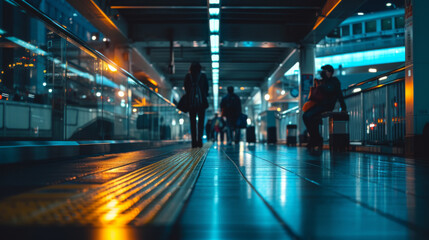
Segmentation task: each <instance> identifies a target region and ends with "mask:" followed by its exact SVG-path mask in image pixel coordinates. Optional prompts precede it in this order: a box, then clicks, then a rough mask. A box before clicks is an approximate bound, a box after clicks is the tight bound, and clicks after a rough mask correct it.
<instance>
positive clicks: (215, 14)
mask: <svg viewBox="0 0 429 240" xmlns="http://www.w3.org/2000/svg"><path fill="white" fill-rule="evenodd" d="M219 13H220V8H209V14H210V17H219Z"/></svg>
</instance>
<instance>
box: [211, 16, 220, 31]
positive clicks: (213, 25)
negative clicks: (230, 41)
mask: <svg viewBox="0 0 429 240" xmlns="http://www.w3.org/2000/svg"><path fill="white" fill-rule="evenodd" d="M209 23H210V33H219V19H210V20H209Z"/></svg>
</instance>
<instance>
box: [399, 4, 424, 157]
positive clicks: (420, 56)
mask: <svg viewBox="0 0 429 240" xmlns="http://www.w3.org/2000/svg"><path fill="white" fill-rule="evenodd" d="M427 9H429V1H427V0H405V52H406V62H405V66H406V68H405V123H406V128H405V153H406V155H408V156H423V155H425V151H426V152H427V151H428V149H429V141H428V139H426V138H427V136H426V137H424V136H423V128H424V126H425V125H426V124H428V123H429V105H428V104H427V103H428V99H427V96H428V92H429V81H428V72H427V69H428V67H429V58H428V56H429V47H428V45H427V39H428V38H429V28H428V27H427ZM414 49H415V50H416V51H414ZM425 149H426V150H425Z"/></svg>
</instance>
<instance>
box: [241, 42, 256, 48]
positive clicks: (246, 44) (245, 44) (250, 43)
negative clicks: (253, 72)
mask: <svg viewBox="0 0 429 240" xmlns="http://www.w3.org/2000/svg"><path fill="white" fill-rule="evenodd" d="M253 45H254V44H253V42H243V46H244V47H253Z"/></svg>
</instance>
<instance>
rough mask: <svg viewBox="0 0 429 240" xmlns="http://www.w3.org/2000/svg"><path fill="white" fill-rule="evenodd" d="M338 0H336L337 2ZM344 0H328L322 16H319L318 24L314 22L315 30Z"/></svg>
mask: <svg viewBox="0 0 429 240" xmlns="http://www.w3.org/2000/svg"><path fill="white" fill-rule="evenodd" d="M335 1H336V2H335ZM341 1H342V0H333V1H328V2H327V3H326V4H325V6H324V7H323V9H322V16H319V17H318V18H317V21H316V24H314V27H313V30H315V29H316V28H317V27H319V25H320V24H321V23H322V22H323V21H324V20H325V19H326V17H328V16H329V14H331V12H332V11H334V9H335V8H336V7H337V6H338V4H340V3H341Z"/></svg>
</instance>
